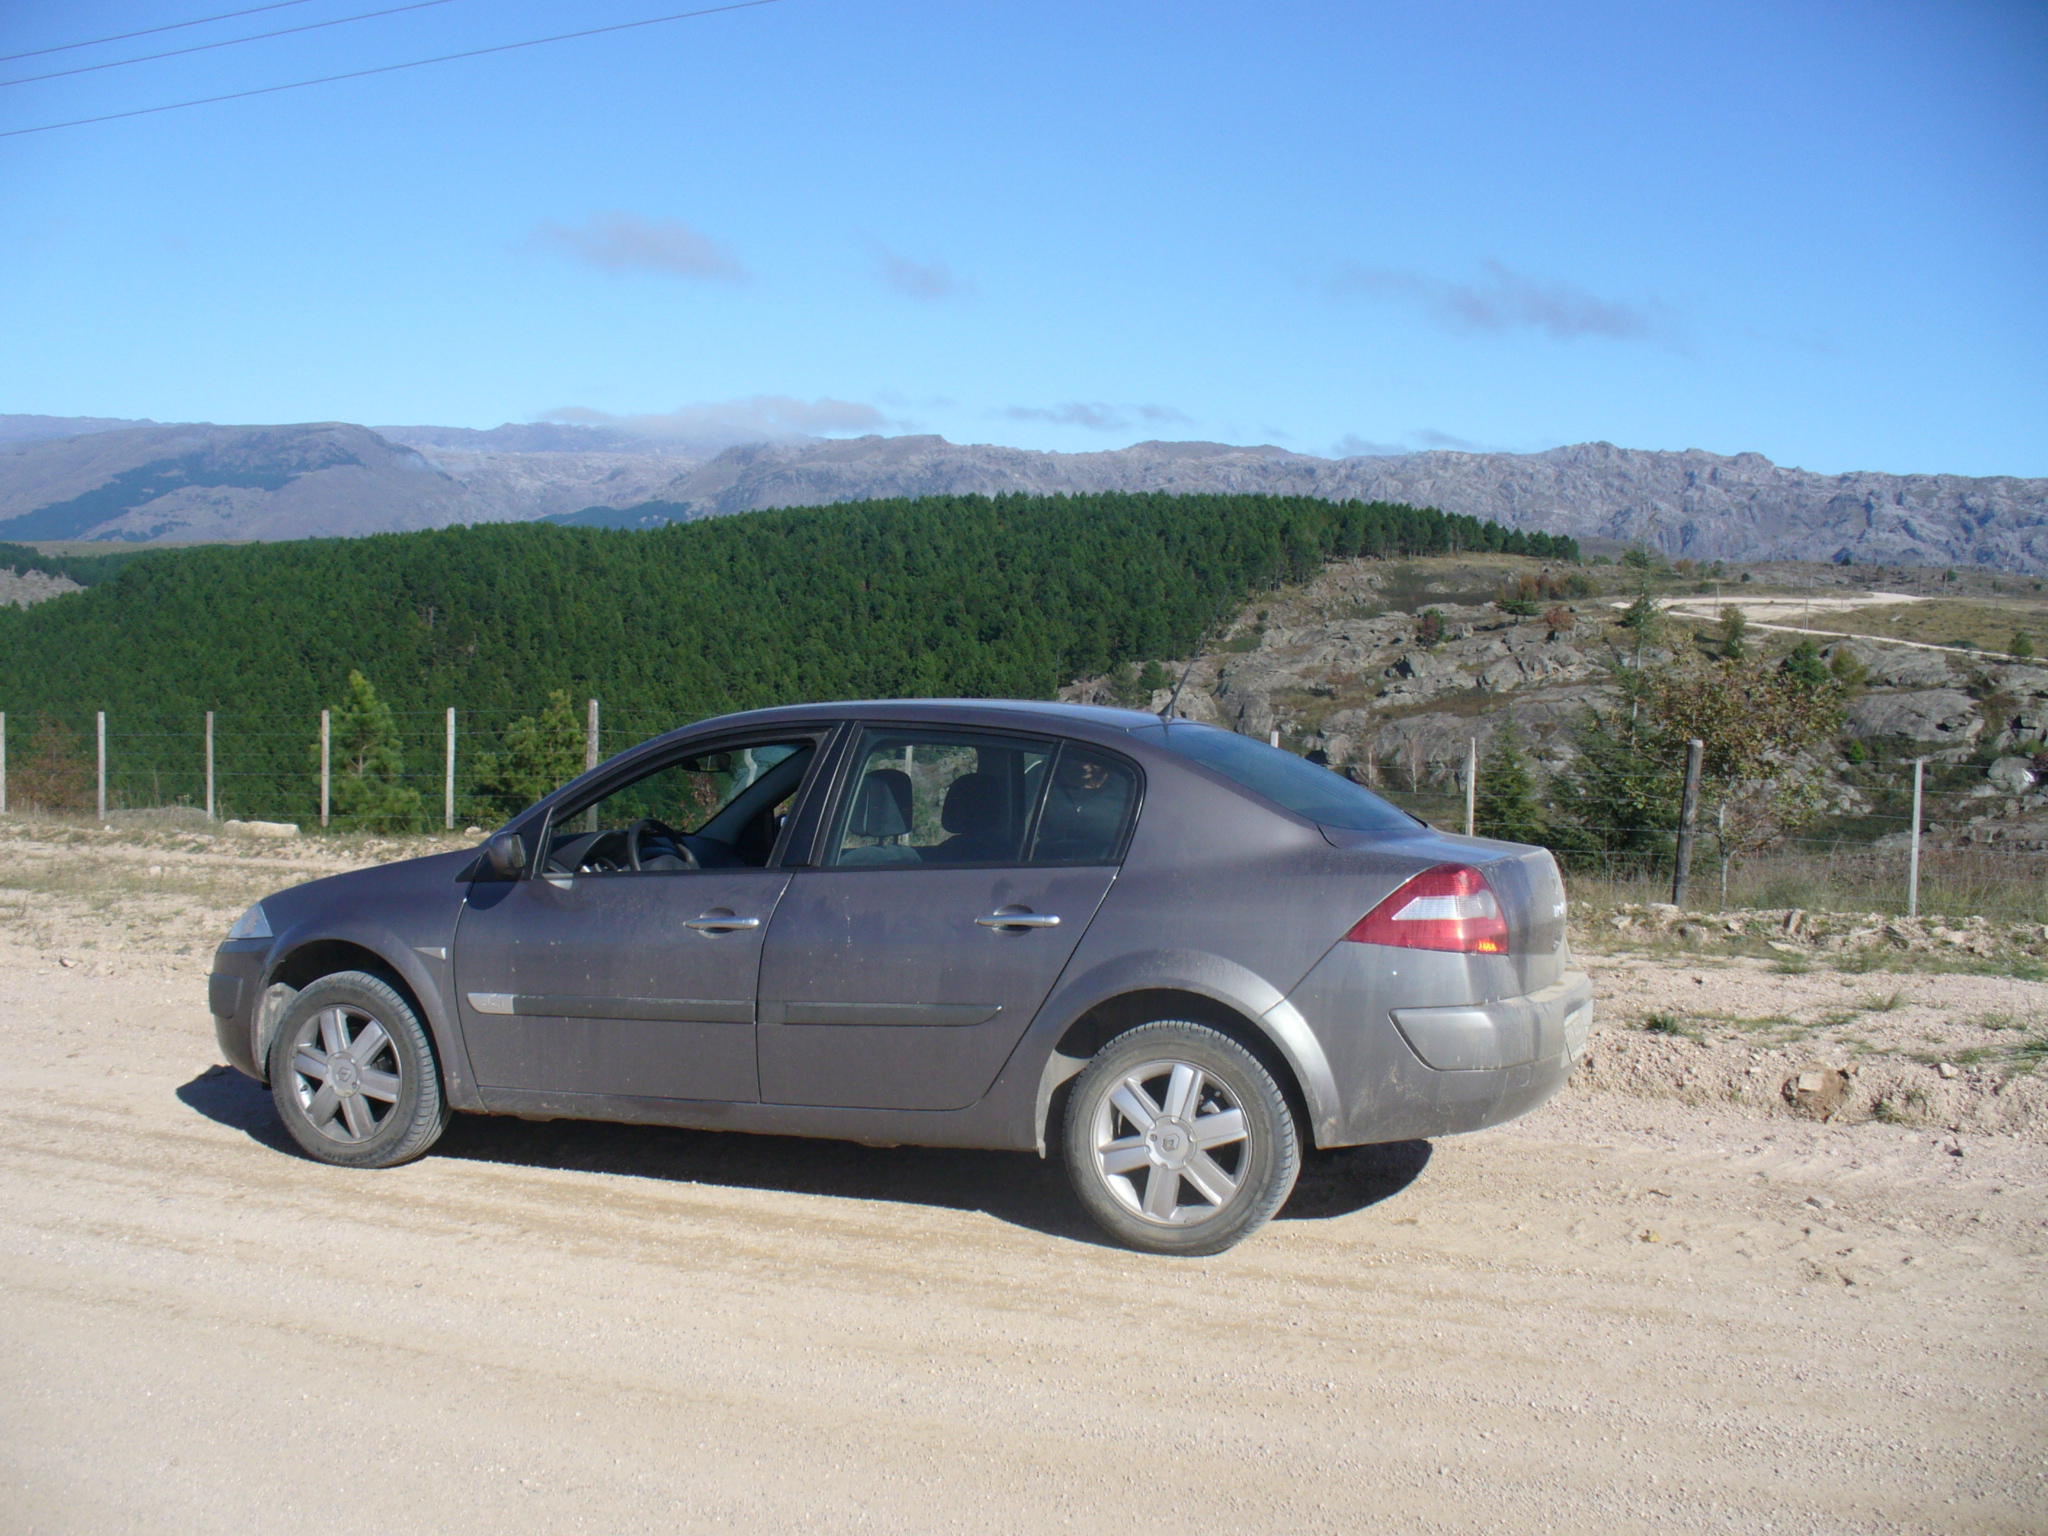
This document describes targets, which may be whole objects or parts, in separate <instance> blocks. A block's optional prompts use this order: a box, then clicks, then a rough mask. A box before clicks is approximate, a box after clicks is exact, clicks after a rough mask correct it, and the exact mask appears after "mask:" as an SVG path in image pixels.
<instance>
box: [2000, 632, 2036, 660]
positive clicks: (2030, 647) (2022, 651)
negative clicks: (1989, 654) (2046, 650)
mask: <svg viewBox="0 0 2048 1536" xmlns="http://www.w3.org/2000/svg"><path fill="white" fill-rule="evenodd" d="M2005 651H2006V654H2007V655H2008V656H2010V657H2012V659H2013V660H2014V661H2032V660H2033V659H2034V637H2033V636H2032V635H2030V634H2028V633H2027V632H2026V631H2025V630H2024V629H2016V630H2014V631H2013V632H2012V639H2011V640H2009V641H2008V642H2007V643H2006V647H2005Z"/></svg>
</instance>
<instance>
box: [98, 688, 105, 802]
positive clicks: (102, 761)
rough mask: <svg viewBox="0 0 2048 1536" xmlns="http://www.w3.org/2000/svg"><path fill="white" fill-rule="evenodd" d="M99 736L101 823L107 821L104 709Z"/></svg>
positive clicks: (101, 714)
mask: <svg viewBox="0 0 2048 1536" xmlns="http://www.w3.org/2000/svg"><path fill="white" fill-rule="evenodd" d="M98 734H99V740H100V815H99V819H100V820H101V821H105V820H106V819H107V712H106V711H105V710H104V709H103V710H101V711H100V714H99V730H98Z"/></svg>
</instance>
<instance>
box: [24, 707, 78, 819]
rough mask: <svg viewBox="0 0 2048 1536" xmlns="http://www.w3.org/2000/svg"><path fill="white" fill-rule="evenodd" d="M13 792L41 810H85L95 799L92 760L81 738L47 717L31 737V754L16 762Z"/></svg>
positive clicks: (26, 802)
mask: <svg viewBox="0 0 2048 1536" xmlns="http://www.w3.org/2000/svg"><path fill="white" fill-rule="evenodd" d="M11 789H12V793H13V797H14V800H15V802H16V803H17V804H20V805H29V806H34V807H35V808H36V809H37V810H39V811H82V810H84V809H86V808H87V807H88V806H90V805H91V804H92V803H93V795H92V789H93V784H92V764H90V763H89V762H87V761H86V760H85V754H84V753H83V752H82V751H80V750H79V746H78V738H77V737H76V736H75V735H73V734H72V733H71V732H70V731H68V730H66V729H65V728H64V727H63V726H62V725H59V724H58V723H57V722H56V721H55V720H45V721H44V722H43V723H42V724H41V725H40V726H38V727H37V728H36V732H35V734H34V735H33V736H31V737H30V738H29V741H28V756H27V757H25V758H23V759H22V760H21V761H20V762H18V763H16V764H14V765H13V775H12V785H11Z"/></svg>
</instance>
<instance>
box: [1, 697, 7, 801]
mask: <svg viewBox="0 0 2048 1536" xmlns="http://www.w3.org/2000/svg"><path fill="white" fill-rule="evenodd" d="M6 814H7V711H6V710H4V709H0V816H5V815H6Z"/></svg>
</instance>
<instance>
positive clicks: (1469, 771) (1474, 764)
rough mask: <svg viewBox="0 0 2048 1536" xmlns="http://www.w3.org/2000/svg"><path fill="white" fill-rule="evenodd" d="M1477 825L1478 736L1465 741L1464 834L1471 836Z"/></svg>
mask: <svg viewBox="0 0 2048 1536" xmlns="http://www.w3.org/2000/svg"><path fill="white" fill-rule="evenodd" d="M1478 826H1479V738H1478V737H1477V736H1473V737H1469V738H1468V739H1467V740H1466V743H1465V835H1466V836H1467V837H1471V836H1472V835H1473V834H1474V832H1475V830H1476V829H1477V828H1478Z"/></svg>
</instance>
